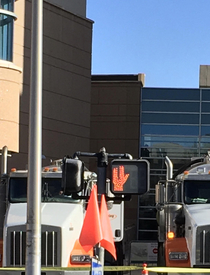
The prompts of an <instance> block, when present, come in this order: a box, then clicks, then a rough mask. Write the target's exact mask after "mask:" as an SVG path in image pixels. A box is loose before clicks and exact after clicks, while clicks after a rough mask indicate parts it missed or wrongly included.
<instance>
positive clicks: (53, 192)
mask: <svg viewBox="0 0 210 275" xmlns="http://www.w3.org/2000/svg"><path fill="white" fill-rule="evenodd" d="M8 197H9V201H10V202H11V203H21V202H27V178H10V184H9V196H8ZM41 200H42V202H64V203H68V202H72V201H74V200H73V199H72V198H71V196H64V195H63V192H62V191H61V178H42V198H41Z"/></svg>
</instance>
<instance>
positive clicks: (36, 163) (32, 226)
mask: <svg viewBox="0 0 210 275" xmlns="http://www.w3.org/2000/svg"><path fill="white" fill-rule="evenodd" d="M31 3H32V29H31V75H30V111H29V145H28V186H27V187H28V188H27V222H26V275H40V274H41V165H42V163H41V161H42V59H43V54H42V48H43V0H32V2H31Z"/></svg>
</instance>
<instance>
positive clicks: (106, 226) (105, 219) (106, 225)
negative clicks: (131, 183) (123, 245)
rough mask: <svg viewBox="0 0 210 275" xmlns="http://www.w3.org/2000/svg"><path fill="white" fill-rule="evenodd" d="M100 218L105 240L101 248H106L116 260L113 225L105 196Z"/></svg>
mask: <svg viewBox="0 0 210 275" xmlns="http://www.w3.org/2000/svg"><path fill="white" fill-rule="evenodd" d="M100 216H101V226H102V233H103V239H102V240H101V241H100V243H101V246H102V247H104V248H105V249H106V250H107V251H109V253H110V254H111V255H112V256H113V257H114V258H115V260H116V259H117V257H116V248H115V245H114V240H113V234H112V228H111V223H110V219H109V214H108V210H107V205H106V199H105V196H104V195H102V196H101V207H100Z"/></svg>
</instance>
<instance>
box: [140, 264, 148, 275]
mask: <svg viewBox="0 0 210 275" xmlns="http://www.w3.org/2000/svg"><path fill="white" fill-rule="evenodd" d="M141 274H142V275H148V270H147V264H145V263H144V264H143V270H142V272H141Z"/></svg>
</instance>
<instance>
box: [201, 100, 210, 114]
mask: <svg viewBox="0 0 210 275" xmlns="http://www.w3.org/2000/svg"><path fill="white" fill-rule="evenodd" d="M201 108H202V109H201V110H202V112H204V113H210V102H203V103H202V107H201Z"/></svg>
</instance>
